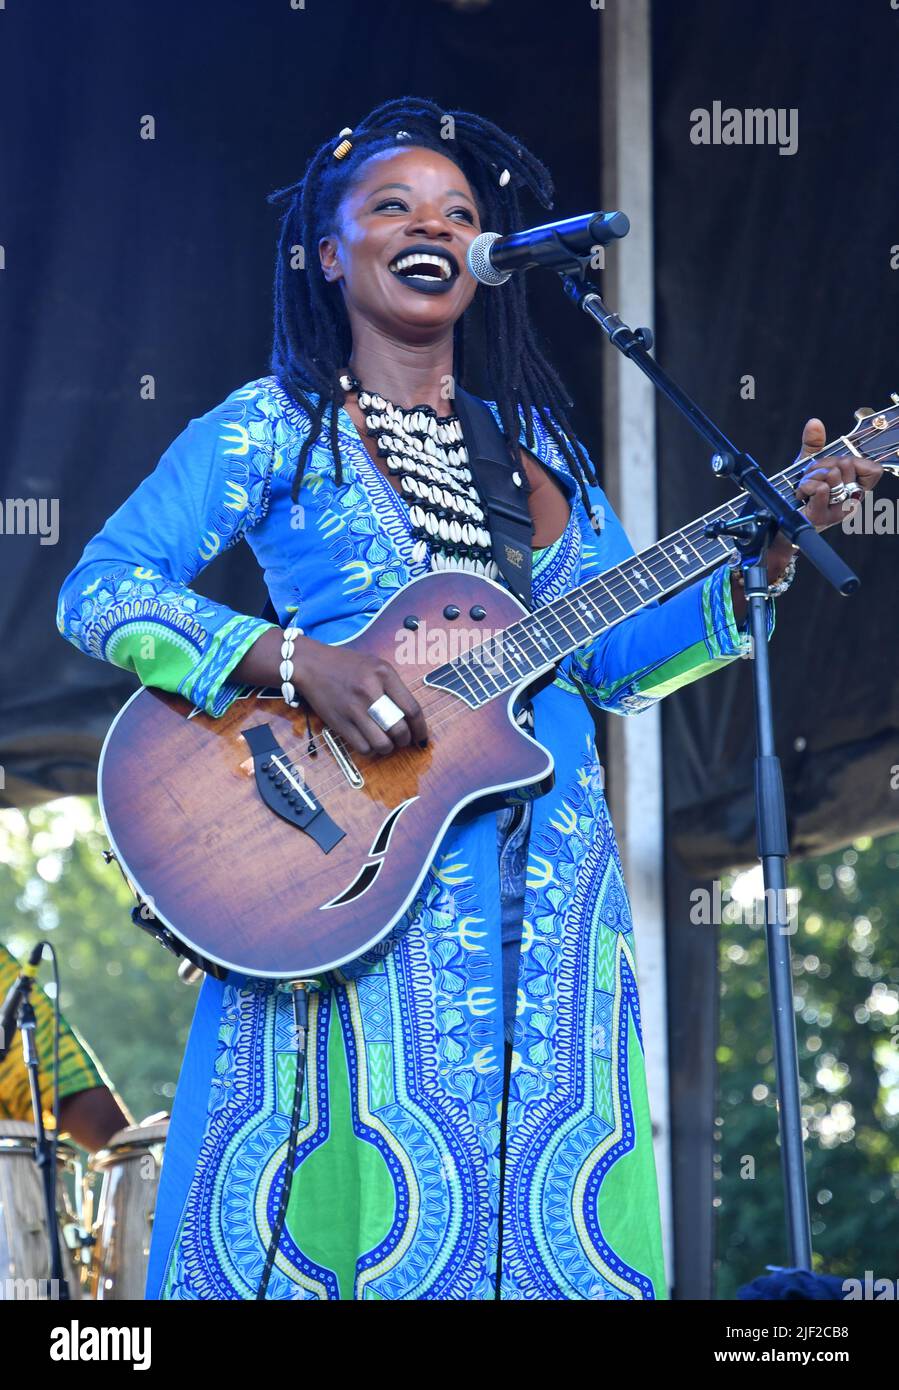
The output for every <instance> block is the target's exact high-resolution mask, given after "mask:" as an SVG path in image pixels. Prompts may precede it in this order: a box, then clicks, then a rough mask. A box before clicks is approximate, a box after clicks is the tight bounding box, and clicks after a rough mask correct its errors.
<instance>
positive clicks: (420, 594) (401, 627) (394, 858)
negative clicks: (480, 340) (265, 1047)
mask: <svg viewBox="0 0 899 1390" xmlns="http://www.w3.org/2000/svg"><path fill="white" fill-rule="evenodd" d="M894 401H895V402H896V404H894V405H893V406H891V407H888V408H887V409H886V410H884V411H882V412H880V413H879V414H876V413H875V412H873V411H870V412H869V411H858V412H856V418H857V422H858V423H857V424H856V427H855V429H853V431H852V432H851V434H849V435H843V436H841V437H840V438H839V439H838V440H836V441H835V442H833V443H831V444H827V445H825V446H824V448H823V449H820V450H819V451H818V453H817V454H816V455H814V458H817V459H822V460H826V459H827V458H828V457H833V456H834V455H837V454H844V453H846V452H850V453H855V454H857V455H859V456H863V457H865V458H870V459H877V460H878V461H879V462H881V463H883V464H884V466H885V468H887V469H889V470H890V471H891V472H894V473H897V474H899V464H897V462H896V460H897V458H899V448H897V445H899V398H897V397H894ZM809 462H810V459H809V458H806V459H804V460H802V461H801V462H799V463H794V464H793V465H792V466H791V467H790V468H788V469H786V471H785V472H783V473H781V474H779V475H778V476H777V477H776V478H774V479H772V481H773V482H774V485H775V486H776V487H777V488H778V489H779V491H781V493H782V494H783V495H784V496H789V497H792V494H793V489H794V487H795V485H796V484H797V483H798V481H799V479H800V477H801V475H802V473H803V472H804V470H805V469H806V467H807V466H808V464H809ZM746 501H747V498H746V494H743V495H742V496H739V497H736V498H735V499H734V500H733V501H731V502H728V503H725V504H724V505H723V506H719V507H717V508H715V509H714V510H713V511H711V512H709V513H708V514H707V515H706V516H704V517H702V518H701V519H700V520H698V521H694V522H692V523H691V524H690V525H689V526H687V527H686V528H685V529H684V530H682V531H677V532H675V533H674V534H673V535H671V536H668V537H666V538H665V539H664V540H661V541H659V542H658V543H657V544H655V545H652V546H650V547H649V548H648V549H646V550H644V551H642V552H641V553H640V554H639V555H634V556H632V557H630V558H629V559H627V560H625V561H624V562H623V564H620V565H616V566H615V567H614V568H613V569H610V570H607V571H605V572H604V573H603V574H601V575H597V576H594V577H592V578H590V579H588V580H587V581H586V582H585V583H584V584H582V585H580V586H579V587H578V588H576V589H573V590H571V592H569V593H568V594H566V595H565V596H564V597H562V598H558V599H555V600H553V601H552V602H551V603H548V604H546V605H544V606H543V607H541V608H538V609H537V610H536V611H534V612H528V611H527V610H526V609H525V608H524V607H523V606H522V605H521V604H520V603H519V602H518V600H517V599H516V598H515V597H514V596H513V595H512V594H511V593H510V592H509V591H508V590H507V589H505V588H502V587H501V586H500V585H498V584H495V583H494V582H493V581H492V580H488V579H483V578H480V577H478V576H476V575H473V574H470V573H468V572H466V571H461V570H459V571H444V572H438V573H432V574H427V575H424V576H422V577H421V578H419V579H416V580H413V581H412V582H411V583H410V584H408V585H407V586H406V588H405V589H403V590H402V591H401V592H400V593H399V594H397V595H396V596H395V597H394V598H392V599H391V600H390V601H389V602H388V603H387V604H385V606H384V607H383V608H382V609H381V611H380V612H379V613H378V614H377V615H376V616H375V617H374V618H373V619H372V620H371V622H370V623H369V624H368V625H367V626H366V627H365V628H364V629H363V630H362V631H361V632H359V633H357V634H356V635H355V636H354V637H352V638H350V639H348V640H347V641H346V642H345V643H342V644H340V645H344V646H348V647H352V648H354V649H355V650H358V651H360V652H364V653H367V654H369V655H371V656H378V657H382V658H383V659H385V660H387V661H390V662H392V663H393V664H396V665H397V669H398V671H399V674H400V676H401V677H402V679H403V680H404V682H405V683H406V685H407V686H409V688H410V689H411V690H412V692H413V693H414V695H415V697H416V699H417V700H418V702H419V704H420V705H421V707H422V710H423V711H424V715H425V718H426V720H427V724H428V730H429V735H430V737H429V740H428V744H427V746H426V747H425V748H418V747H417V746H412V747H411V748H403V749H398V750H396V751H394V752H393V753H391V754H390V755H388V756H387V757H383V758H377V757H363V756H361V755H359V754H357V753H354V752H353V751H352V750H351V749H350V748H349V747H348V746H347V745H346V744H345V743H344V742H343V741H342V740H341V739H340V738H339V737H338V736H337V735H336V734H334V733H333V732H332V731H331V730H329V729H328V728H327V726H326V725H325V724H324V723H323V721H322V720H321V719H319V718H318V717H317V716H316V715H315V714H314V713H313V712H312V711H311V710H306V709H302V708H301V709H298V710H295V709H290V708H289V707H288V706H287V705H286V704H285V703H284V702H283V700H282V699H281V694H280V691H277V692H275V691H268V692H265V691H257V692H253V693H251V694H249V695H248V696H245V697H244V698H241V699H238V700H236V701H235V702H234V703H233V704H232V705H231V707H230V708H229V709H228V711H227V712H226V713H225V714H224V715H223V716H221V718H218V719H215V718H213V717H211V716H209V715H206V714H205V713H203V712H202V711H201V710H198V709H197V708H195V707H193V706H191V704H190V702H189V701H187V700H185V699H183V698H182V697H180V696H178V695H172V694H168V693H165V692H162V691H159V690H155V689H152V688H149V687H147V688H143V689H141V690H139V691H138V692H137V693H136V694H135V695H133V696H132V697H131V699H130V700H129V701H128V702H127V704H126V705H125V706H124V707H123V709H122V710H121V711H120V712H119V714H118V715H117V717H116V719H115V721H114V723H113V724H112V726H111V728H110V730H109V732H108V734H107V736H106V740H105V742H104V745H103V750H102V753H101V757H100V767H99V772H98V789H99V796H100V809H101V813H102V816H103V821H104V824H105V826H106V831H107V834H108V836H109V840H110V844H111V846H112V855H110V856H109V857H113V856H114V857H115V858H116V859H117V860H118V862H119V865H120V867H121V869H122V872H123V873H124V874H125V876H126V878H127V879H128V880H129V882H130V884H131V886H132V887H133V889H134V891H135V893H136V894H137V896H138V899H139V900H140V901H141V902H142V903H143V904H144V907H143V908H142V909H141V915H142V916H150V917H151V919H152V924H153V926H152V929H153V930H154V931H156V933H157V935H160V936H161V937H162V939H163V940H164V941H166V942H167V943H168V944H170V945H175V946H176V948H178V949H182V948H187V950H186V953H187V954H189V955H192V957H193V958H199V959H201V960H202V961H203V962H204V963H211V964H212V965H213V966H216V967H219V968H225V969H233V970H236V971H238V972H240V973H242V974H248V975H259V976H267V977H271V978H276V979H303V978H310V977H312V976H316V975H320V974H321V973H322V972H323V971H325V970H328V969H333V968H335V967H337V966H339V965H341V964H343V963H345V962H347V961H349V960H352V959H353V958H354V957H355V956H358V955H360V954H361V953H362V952H363V951H365V950H367V949H369V948H370V947H371V946H373V945H374V944H375V943H376V942H377V941H379V940H380V939H381V938H382V937H384V936H385V935H386V934H387V933H388V932H389V931H390V929H391V928H392V927H393V926H394V925H395V923H396V922H397V921H398V920H399V919H400V917H402V915H403V913H404V912H405V911H406V910H407V909H408V908H409V907H410V905H411V904H412V903H413V901H414V899H415V896H416V893H417V891H418V889H419V888H420V886H421V884H422V880H423V879H424V876H425V874H426V872H427V870H428V867H429V865H430V863H431V860H432V858H433V855H434V853H435V851H436V849H437V847H438V845H439V844H440V841H441V838H442V836H443V834H444V832H445V831H446V829H447V827H448V826H449V824H450V823H451V821H453V820H454V819H455V818H456V817H457V816H460V815H461V814H463V813H464V811H465V808H466V807H470V808H471V809H472V811H479V810H483V809H487V808H489V806H490V805H491V804H498V798H501V797H502V796H503V795H505V794H508V792H509V791H511V790H512V789H514V788H516V787H525V786H529V787H531V788H533V789H534V790H535V791H537V792H539V791H541V790H542V791H545V790H547V789H548V788H549V786H551V784H552V775H553V759H552V755H551V754H550V753H549V751H548V750H547V749H546V748H544V747H543V745H542V744H541V743H539V742H537V741H536V740H535V739H534V738H531V737H530V735H528V734H526V733H525V732H524V731H523V730H522V729H521V728H520V727H519V726H518V725H517V724H516V723H515V720H514V717H513V704H514V702H515V699H516V698H517V697H518V696H519V695H520V694H521V693H522V692H523V691H526V690H527V688H528V687H529V686H531V685H533V684H534V683H535V682H537V681H538V680H539V678H540V677H544V678H546V676H547V673H551V672H552V670H553V668H554V666H555V665H556V663H557V662H558V661H559V660H560V659H562V658H563V657H565V656H567V655H568V654H570V653H571V652H574V651H576V650H578V649H579V648H580V647H583V646H586V645H588V644H589V643H590V642H592V641H593V640H594V639H595V638H596V637H598V636H599V635H600V634H601V633H602V632H603V631H605V630H606V629H607V628H609V627H611V626H612V625H613V624H615V623H618V622H621V621H622V619H624V618H627V617H628V616H629V615H630V614H632V613H635V612H637V610H638V609H640V608H642V607H643V606H644V605H645V604H647V603H649V602H651V601H652V600H653V599H657V598H661V597H663V596H664V595H666V594H669V593H671V592H672V591H674V590H675V589H679V588H680V587H681V586H682V585H683V584H684V583H685V582H687V581H688V580H691V579H695V578H696V577H698V576H699V575H701V574H702V573H703V572H705V571H707V570H709V569H711V568H713V567H714V566H715V565H717V564H720V563H721V562H722V560H724V559H725V558H726V556H727V554H728V552H729V549H730V545H729V542H728V541H727V540H724V539H721V538H715V537H710V536H708V535H706V533H705V528H706V526H707V525H708V524H709V523H712V522H717V521H721V520H730V519H732V518H735V517H736V516H738V515H739V513H740V512H741V511H742V509H743V507H744V505H745V503H746ZM466 634H467V636H468V641H467V643H466V642H461V643H460V641H459V638H460V636H464V635H466ZM398 635H399V638H400V640H404V641H406V639H408V641H407V642H406V645H407V647H408V650H407V651H405V652H404V658H403V662H402V664H398V663H397V651H398ZM435 651H437V652H439V656H440V664H437V665H435V664H434V660H435V655H434V654H435ZM472 750H477V755H476V756H474V757H473V756H472ZM172 938H174V942H173V940H172Z"/></svg>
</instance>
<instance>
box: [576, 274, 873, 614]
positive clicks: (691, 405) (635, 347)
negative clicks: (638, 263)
mask: <svg viewBox="0 0 899 1390" xmlns="http://www.w3.org/2000/svg"><path fill="white" fill-rule="evenodd" d="M559 273H560V277H561V280H562V288H563V289H564V291H565V293H566V294H567V296H568V298H569V299H571V300H573V301H574V303H575V304H577V305H579V306H580V308H581V309H583V310H584V313H586V314H589V315H590V317H591V318H592V319H594V320H595V322H596V323H598V324H599V326H600V328H602V330H603V331H604V332H605V333H606V335H607V336H608V339H609V342H610V343H612V344H613V346H614V347H616V348H617V349H618V351H619V352H621V353H623V354H624V356H625V357H629V358H630V360H631V361H632V362H633V363H634V364H635V365H636V366H637V367H639V368H640V370H641V372H643V374H644V376H647V377H649V379H650V381H651V382H652V383H653V385H654V386H655V387H656V388H657V390H659V391H660V392H661V393H662V395H663V396H667V398H668V400H670V401H671V402H672V404H673V405H675V406H677V408H678V410H679V411H680V412H681V414H682V415H684V416H685V417H686V418H687V420H689V422H690V424H691V425H692V426H693V428H694V429H695V430H696V432H697V434H699V435H701V437H702V438H703V439H704V440H705V441H706V442H707V443H708V444H711V446H712V448H713V449H714V450H715V453H714V456H713V458H712V467H713V469H714V471H715V473H716V475H717V476H718V477H730V478H733V480H734V481H735V482H736V483H737V485H738V486H739V487H741V488H742V489H743V490H744V491H745V492H748V493H749V495H750V496H751V497H752V498H753V499H754V500H755V501H756V502H757V503H758V505H759V506H760V507H763V508H764V509H765V510H766V511H769V512H770V513H771V515H772V516H773V518H774V520H775V522H776V524H777V527H778V529H779V530H781V531H783V533H784V535H785V536H788V537H789V539H790V540H791V541H792V542H793V544H794V545H797V546H798V547H799V549H800V550H801V551H802V553H803V554H804V555H805V556H806V557H807V558H808V560H809V562H810V563H811V564H813V565H814V566H815V569H816V570H818V572H819V573H820V574H822V575H823V576H824V578H825V579H826V580H827V582H828V584H832V585H833V587H834V588H835V589H836V590H837V592H838V593H840V594H851V593H854V592H855V590H856V589H858V588H859V587H860V580H859V578H858V575H856V574H855V573H854V571H853V570H851V569H850V568H849V566H848V565H847V564H846V562H845V561H844V560H843V559H842V557H841V556H839V555H837V553H836V551H835V550H833V549H832V548H831V547H830V546H829V545H828V544H827V542H826V541H825V540H824V539H823V538H822V537H821V535H820V533H819V532H818V531H816V530H815V528H814V526H813V525H812V524H811V522H810V521H809V520H808V519H807V518H806V517H804V516H803V514H802V512H800V511H798V510H797V508H796V507H794V506H792V505H791V504H790V503H789V502H788V501H787V500H786V498H784V497H782V496H781V494H780V493H779V492H778V490H777V488H776V487H775V486H774V484H773V483H771V482H770V481H769V480H768V479H767V478H766V477H765V475H764V473H763V472H762V470H761V469H760V468H759V466H758V464H757V463H756V461H755V459H753V458H752V457H751V456H750V455H749V454H744V453H742V452H741V451H740V450H739V449H735V448H734V446H733V445H732V444H731V442H730V440H729V439H728V438H727V436H726V435H725V434H724V433H723V432H722V431H721V430H719V429H718V426H717V425H716V424H715V423H714V422H713V421H712V420H710V419H709V417H708V416H707V415H706V414H705V413H704V411H702V410H700V408H699V406H698V405H697V404H696V402H695V401H693V400H691V398H690V397H689V396H688V395H687V394H686V393H685V392H684V391H682V390H681V388H680V387H679V386H678V385H677V383H676V382H674V381H672V379H671V377H670V376H668V374H667V372H665V371H664V370H663V369H662V368H661V367H660V366H659V364H658V362H656V361H655V360H654V358H652V357H650V355H649V352H648V351H647V349H648V348H649V347H651V346H652V334H651V333H650V331H649V329H648V328H638V329H637V330H636V331H635V330H634V329H632V328H630V327H628V325H627V324H626V323H624V322H623V320H622V319H621V318H620V317H619V315H618V314H616V313H613V312H612V310H610V309H609V308H607V306H606V305H605V304H604V303H603V300H602V296H601V295H600V293H599V290H598V289H597V287H596V286H595V285H593V284H591V283H590V281H589V280H585V279H575V277H574V276H572V275H569V274H566V273H563V272H561V271H560V272H559Z"/></svg>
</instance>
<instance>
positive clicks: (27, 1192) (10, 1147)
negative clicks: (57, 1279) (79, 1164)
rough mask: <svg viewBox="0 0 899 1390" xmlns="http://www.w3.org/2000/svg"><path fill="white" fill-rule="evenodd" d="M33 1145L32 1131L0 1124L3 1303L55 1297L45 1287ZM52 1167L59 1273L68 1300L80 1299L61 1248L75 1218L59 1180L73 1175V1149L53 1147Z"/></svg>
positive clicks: (46, 1255) (46, 1254)
mask: <svg viewBox="0 0 899 1390" xmlns="http://www.w3.org/2000/svg"><path fill="white" fill-rule="evenodd" d="M34 1145H35V1141H34V1127H33V1126H32V1125H30V1124H28V1123H27V1121H25V1120H0V1280H2V1283H3V1288H2V1290H0V1296H2V1297H3V1298H4V1299H9V1300H13V1299H56V1298H58V1297H59V1291H58V1290H55V1289H53V1288H52V1286H51V1284H50V1246H49V1243H48V1238H47V1217H46V1211H45V1208H44V1187H43V1181H42V1179H41V1172H40V1169H39V1168H38V1166H37V1164H36V1163H35V1161H34ZM56 1162H57V1165H58V1166H57V1215H58V1218H59V1246H60V1251H61V1254H62V1264H63V1273H64V1275H65V1279H66V1282H67V1284H68V1286H69V1297H70V1298H80V1297H81V1289H80V1286H79V1282H78V1274H77V1271H76V1268H75V1264H74V1262H73V1260H72V1256H71V1254H70V1252H69V1250H68V1248H67V1245H66V1228H67V1227H72V1226H74V1225H75V1213H74V1212H73V1211H72V1209H71V1206H70V1204H69V1202H68V1200H67V1194H66V1191H65V1186H64V1184H63V1182H62V1181H61V1179H62V1178H63V1176H64V1174H65V1173H67V1172H68V1173H70V1174H71V1173H74V1171H75V1164H76V1150H75V1149H74V1148H73V1147H72V1145H71V1144H67V1143H65V1142H64V1141H59V1142H58V1143H57V1145H56Z"/></svg>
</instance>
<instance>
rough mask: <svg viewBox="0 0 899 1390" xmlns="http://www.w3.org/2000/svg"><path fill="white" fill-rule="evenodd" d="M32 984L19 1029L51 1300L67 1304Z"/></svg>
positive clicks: (53, 1152) (53, 1157)
mask: <svg viewBox="0 0 899 1390" xmlns="http://www.w3.org/2000/svg"><path fill="white" fill-rule="evenodd" d="M30 994H31V981H30V980H29V981H28V983H27V989H26V992H25V996H24V998H23V999H22V1003H21V1005H20V1006H19V1022H18V1026H19V1030H20V1032H21V1034H22V1047H23V1050H24V1054H25V1067H26V1069H27V1071H28V1084H29V1086H30V1088H31V1108H32V1110H33V1112H34V1161H35V1163H36V1164H37V1166H38V1168H39V1169H40V1174H41V1186H42V1187H43V1192H44V1212H45V1216H46V1220H47V1240H48V1243H49V1246H50V1288H51V1298H52V1297H54V1292H52V1291H55V1297H57V1298H58V1299H59V1300H60V1301H61V1302H66V1301H67V1300H68V1299H69V1297H70V1293H69V1285H68V1281H67V1280H66V1278H65V1274H64V1272H63V1266H62V1253H61V1251H60V1246H59V1220H58V1218H57V1215H56V1144H55V1142H54V1140H52V1139H49V1138H48V1137H47V1131H46V1130H45V1128H44V1111H43V1106H42V1105H41V1088H40V1083H39V1081H38V1069H39V1067H40V1059H39V1057H38V1051H37V1044H36V1042H35V1033H36V1029H37V1019H36V1017H35V1013H34V1005H33V1004H32V1002H31V998H30Z"/></svg>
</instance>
